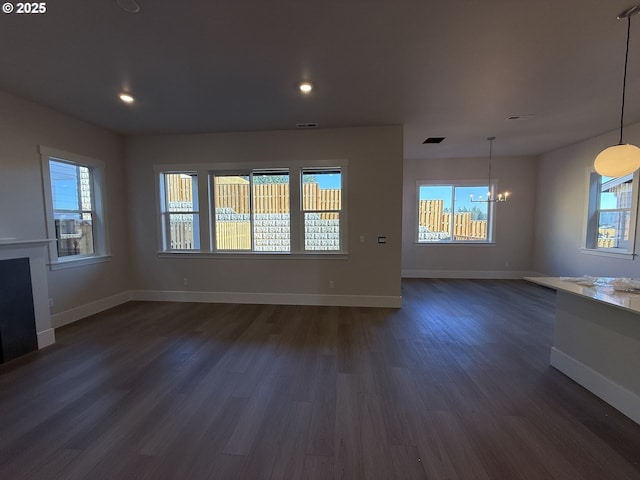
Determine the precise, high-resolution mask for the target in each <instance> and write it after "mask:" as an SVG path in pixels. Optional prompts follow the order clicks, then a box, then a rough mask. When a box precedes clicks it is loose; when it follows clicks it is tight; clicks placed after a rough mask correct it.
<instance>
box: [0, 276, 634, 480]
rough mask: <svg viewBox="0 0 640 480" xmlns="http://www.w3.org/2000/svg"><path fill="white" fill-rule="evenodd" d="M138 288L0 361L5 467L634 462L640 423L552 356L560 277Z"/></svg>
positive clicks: (181, 473)
mask: <svg viewBox="0 0 640 480" xmlns="http://www.w3.org/2000/svg"><path fill="white" fill-rule="evenodd" d="M403 298H404V307H403V308H402V309H401V310H394V309H380V308H343V307H306V306H265V305H263V306H257V305H223V304H187V303H182V304H178V303H145V302H131V303H128V304H126V305H122V306H120V307H117V308H115V309H112V310H109V311H107V312H104V313H102V314H99V315H95V316H93V317H90V318H88V319H85V320H83V321H81V322H77V323H75V324H73V325H70V326H67V327H65V328H62V329H59V330H58V331H57V332H56V333H57V344H56V345H55V346H53V347H50V348H48V349H45V350H43V351H40V352H35V353H32V354H29V355H27V356H25V357H22V358H20V359H18V360H15V361H13V362H10V363H8V364H5V365H2V366H0V479H3V480H20V479H29V480H33V479H47V480H50V479H65V480H73V479H92V480H97V479H136V480H143V479H152V480H162V479H209V478H214V479H223V480H230V479H236V478H242V479H300V478H304V479H343V478H345V479H383V480H389V479H448V480H452V479H463V480H481V479H499V480H516V479H533V480H543V479H563V480H564V479H567V480H573V479H598V480H600V479H602V480H610V479H611V480H613V479H615V480H620V479H640V465H639V462H640V426H639V425H637V424H635V423H633V422H632V421H631V420H629V419H627V418H626V417H624V416H623V415H622V414H620V413H618V412H617V411H616V410H614V409H613V408H611V407H609V406H608V405H607V404H605V403H604V402H602V401H600V400H599V399H598V398H596V397H594V396H593V395H591V394H590V393H588V392H587V391H586V390H584V389H583V388H582V387H580V386H579V385H577V384H576V383H574V382H572V381H571V380H569V379H568V378H567V377H565V376H564V375H562V374H561V373H559V372H558V371H556V370H555V369H553V368H551V367H549V365H548V361H549V352H550V346H551V340H552V335H553V312H554V302H555V296H554V293H553V292H552V291H550V290H546V289H543V288H542V287H538V286H535V285H531V284H528V283H525V282H521V281H472V280H446V281H443V280H405V281H404V282H403Z"/></svg>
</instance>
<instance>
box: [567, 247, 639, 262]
mask: <svg viewBox="0 0 640 480" xmlns="http://www.w3.org/2000/svg"><path fill="white" fill-rule="evenodd" d="M580 253H584V254H585V255H595V256H597V257H609V258H618V259H620V260H633V259H634V257H635V256H636V254H635V253H631V252H629V251H628V250H625V251H624V252H616V251H613V250H605V249H595V248H587V247H584V248H581V249H580Z"/></svg>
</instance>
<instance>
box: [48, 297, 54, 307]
mask: <svg viewBox="0 0 640 480" xmlns="http://www.w3.org/2000/svg"><path fill="white" fill-rule="evenodd" d="M49 306H50V307H53V298H50V299H49Z"/></svg>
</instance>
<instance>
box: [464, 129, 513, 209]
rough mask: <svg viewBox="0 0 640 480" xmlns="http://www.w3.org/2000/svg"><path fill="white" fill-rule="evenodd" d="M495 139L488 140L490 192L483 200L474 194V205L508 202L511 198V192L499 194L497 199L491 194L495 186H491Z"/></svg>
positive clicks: (489, 138)
mask: <svg viewBox="0 0 640 480" xmlns="http://www.w3.org/2000/svg"><path fill="white" fill-rule="evenodd" d="M495 139H496V137H487V140H489V182H488V187H489V190H488V191H487V196H486V198H482V195H480V196H479V197H478V198H477V199H476V198H473V194H472V195H469V199H470V201H472V202H474V203H498V202H506V201H507V199H508V198H509V192H504V193H499V194H498V196H497V197H494V196H492V195H491V192H492V191H493V185H491V159H492V157H493V141H494V140H495Z"/></svg>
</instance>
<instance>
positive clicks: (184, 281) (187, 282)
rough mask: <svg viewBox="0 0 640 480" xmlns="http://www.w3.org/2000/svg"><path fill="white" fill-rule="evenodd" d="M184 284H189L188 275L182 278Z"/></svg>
mask: <svg viewBox="0 0 640 480" xmlns="http://www.w3.org/2000/svg"><path fill="white" fill-rule="evenodd" d="M182 285H184V286H185V287H186V286H188V285H189V279H188V278H187V277H184V278H183V279H182Z"/></svg>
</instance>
